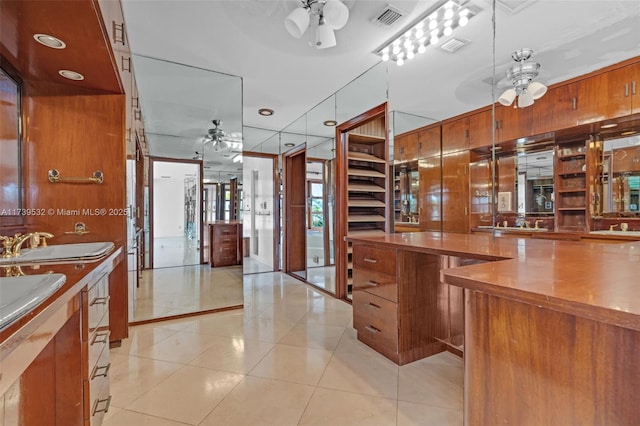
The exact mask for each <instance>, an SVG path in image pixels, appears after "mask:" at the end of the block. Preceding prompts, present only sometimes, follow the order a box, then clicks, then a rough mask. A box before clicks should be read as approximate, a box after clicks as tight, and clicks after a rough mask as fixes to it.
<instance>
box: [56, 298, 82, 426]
mask: <svg viewBox="0 0 640 426" xmlns="http://www.w3.org/2000/svg"><path fill="white" fill-rule="evenodd" d="M76 297H78V299H79V298H80V296H79V295H78V296H76ZM81 315H82V312H81V311H80V310H78V311H76V313H75V314H74V315H73V316H72V317H71V318H69V320H68V321H67V323H66V324H65V326H64V327H63V328H62V329H61V330H60V331H59V332H58V333H57V334H56V336H55V339H54V342H55V354H56V356H55V389H56V391H55V401H56V424H58V425H69V426H72V425H82V424H83V418H84V416H83V410H82V407H83V402H84V393H83V384H82V380H83V375H82V370H83V366H84V365H85V364H84V363H83V362H85V361H84V360H83V352H82V350H81V348H82V341H81V335H80V334H81V321H80V319H81Z"/></svg>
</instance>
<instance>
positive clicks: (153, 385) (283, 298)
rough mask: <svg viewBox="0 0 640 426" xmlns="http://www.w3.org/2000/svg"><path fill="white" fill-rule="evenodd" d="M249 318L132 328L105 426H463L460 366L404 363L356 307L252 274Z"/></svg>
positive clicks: (115, 371)
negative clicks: (376, 339)
mask: <svg viewBox="0 0 640 426" xmlns="http://www.w3.org/2000/svg"><path fill="white" fill-rule="evenodd" d="M244 292H245V295H244V298H245V309H244V310H243V311H233V312H224V313H218V314H209V315H202V316H198V317H191V318H186V319H182V320H173V321H166V322H160V323H154V324H146V325H141V326H136V327H132V328H131V330H130V338H129V339H127V340H125V341H124V343H123V345H122V347H120V348H116V349H112V350H111V354H110V355H111V362H112V367H111V394H112V402H111V407H112V408H111V409H110V410H109V413H108V414H107V416H106V421H105V426H141V425H149V426H178V425H183V426H184V425H197V426H213V425H224V426H232V425H251V426H260V425H278V426H285V425H327V426H337V425H340V426H342V425H344V426H346V425H366V426H372V425H381V426H387V425H397V426H405V425H438V426H444V425H462V382H463V372H462V361H461V360H460V359H459V358H457V357H455V356H453V355H451V354H448V353H442V354H438V355H436V356H432V357H429V358H426V359H424V360H420V361H416V362H414V363H411V364H408V365H404V366H402V367H398V366H397V365H395V364H394V363H392V362H391V361H389V360H387V359H386V358H384V357H383V356H381V355H379V354H378V353H377V352H375V351H373V350H372V349H370V348H369V347H367V346H365V345H364V344H362V343H360V342H359V341H358V340H357V339H356V334H355V331H354V330H353V328H351V322H352V313H351V306H350V305H348V304H346V303H344V302H341V301H339V300H336V299H332V298H331V297H329V296H326V295H324V294H322V293H321V292H319V291H317V290H314V289H312V288H311V287H310V286H307V285H305V284H302V283H301V282H300V281H297V280H295V279H293V278H291V277H289V276H287V275H284V274H280V273H267V274H256V275H247V276H245V277H244Z"/></svg>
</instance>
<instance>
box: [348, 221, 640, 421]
mask: <svg viewBox="0 0 640 426" xmlns="http://www.w3.org/2000/svg"><path fill="white" fill-rule="evenodd" d="M347 239H348V241H351V242H352V243H353V246H354V255H355V253H356V251H360V252H362V253H363V256H369V255H367V253H374V255H373V257H368V259H369V261H371V262H377V261H378V259H375V252H374V251H371V250H372V249H373V250H391V251H393V252H395V253H396V256H397V258H398V259H399V260H398V261H397V265H396V272H397V274H398V281H397V286H398V293H399V294H400V295H401V297H400V298H399V300H398V306H397V312H398V316H399V319H398V323H399V324H400V326H399V328H398V330H399V333H400V336H399V337H398V340H399V343H398V347H397V349H398V351H399V352H398V353H399V356H400V359H401V357H402V353H403V352H404V353H405V354H410V353H416V352H422V356H428V355H430V354H432V353H435V352H437V351H441V350H444V349H445V348H447V347H448V346H447V342H446V338H447V337H449V338H451V337H454V335H453V333H451V331H452V330H454V331H455V327H454V326H455V324H457V323H463V324H464V326H463V336H462V340H460V337H458V343H457V347H458V348H459V349H460V351H461V352H464V367H465V373H464V374H465V383H464V389H465V391H464V392H465V397H464V416H465V424H466V425H489V424H512V425H519V426H520V425H536V426H537V425H544V424H549V425H565V424H607V425H612V424H638V422H640V405H639V404H637V403H636V402H635V399H636V398H635V397H634V394H635V390H636V389H638V387H639V386H640V357H638V356H637V350H638V349H637V348H640V280H639V279H638V274H639V271H640V269H639V268H638V265H639V263H638V262H639V261H640V244H638V243H635V242H618V243H611V242H610V243H608V244H603V243H598V242H588V241H582V242H574V241H553V240H538V239H530V238H500V237H494V236H492V235H470V234H447V233H437V232H433V233H432V232H426V233H411V234H388V235H384V236H380V237H349V238H347ZM416 256H419V257H418V258H416ZM436 257H440V259H444V257H449V258H455V259H461V261H459V262H455V263H454V264H453V265H451V263H446V262H443V261H442V260H441V261H440V262H437V261H436V259H437V258H436ZM411 258H413V259H414V260H413V261H412V264H414V265H419V266H420V268H422V271H421V272H420V273H419V274H412V273H411V272H409V271H407V267H406V266H407V265H409V264H408V263H406V262H405V261H404V260H403V259H405V260H406V259H411ZM429 259H431V262H430V263H429V262H428V261H429ZM473 263H475V264H473ZM373 264H375V263H373ZM427 264H430V265H432V266H431V267H426V266H425V265H427ZM455 265H467V266H462V267H450V266H455ZM425 268H426V269H425ZM435 268H439V273H438V274H436V273H435V271H434V269H435ZM373 281H374V283H375V284H379V283H378V281H376V280H373ZM370 285H372V284H370ZM355 286H356V283H355V282H354V319H355V318H356V317H358V318H360V321H364V320H362V317H361V316H359V313H358V312H357V310H358V305H357V303H356V300H357V299H358V292H356V290H355ZM380 287H381V285H376V286H375V287H374V289H378V288H380ZM382 287H384V286H382ZM403 288H404V290H403ZM456 289H457V290H461V289H463V290H461V291H463V292H464V294H463V296H461V297H455V298H452V297H450V295H451V294H452V291H453V292H455V290H456ZM445 290H446V291H445ZM374 291H377V290H374ZM403 292H404V294H403ZM412 292H413V293H415V294H411V293H412ZM367 293H369V291H367ZM421 294H426V295H427V296H421ZM447 295H448V296H449V297H447ZM367 297H371V296H370V295H369V294H367ZM416 300H418V301H420V303H423V304H424V306H422V309H419V306H417V304H416V302H415V301H416ZM372 303H373V305H376V306H377V305H378V304H377V303H376V302H372ZM409 303H413V305H412V306H410V305H409ZM458 303H459V304H458ZM456 304H458V305H456ZM452 306H460V307H461V309H459V310H458V309H453V310H451V307H452ZM367 309H369V310H371V307H370V306H367ZM459 311H460V312H459ZM373 316H374V317H375V315H373ZM403 318H408V320H407V319H404V320H403ZM416 318H419V319H420V321H421V322H420V323H419V325H420V327H414V328H411V327H409V328H408V329H403V326H404V325H406V324H407V323H409V324H412V323H414V324H418V323H417V322H416ZM367 319H368V318H367ZM354 322H355V321H354ZM390 322H392V323H394V320H391V321H390ZM362 324H366V325H362ZM403 324H404V325H403ZM354 326H356V328H357V329H358V336H359V338H361V335H362V336H363V338H361V340H363V341H364V342H365V343H367V344H370V345H371V346H372V347H374V348H376V347H375V344H376V341H375V338H374V339H372V338H371V337H370V335H373V336H374V337H375V336H377V335H379V334H380V333H383V332H384V331H381V330H377V329H376V327H375V326H373V327H372V326H371V325H369V324H368V323H366V322H364V323H361V324H354ZM367 327H369V328H367ZM425 329H427V330H431V331H429V334H425V332H424V330H425ZM371 330H373V333H372V332H371ZM447 330H448V331H447ZM403 333H404V334H405V335H403ZM447 333H448V334H447ZM372 341H373V344H372ZM403 341H404V342H405V343H404V344H403V343H402V342H403ZM407 342H410V344H407ZM462 342H463V343H462ZM425 348H427V350H425ZM382 353H384V352H382ZM385 355H387V354H385ZM400 363H402V360H401V362H400Z"/></svg>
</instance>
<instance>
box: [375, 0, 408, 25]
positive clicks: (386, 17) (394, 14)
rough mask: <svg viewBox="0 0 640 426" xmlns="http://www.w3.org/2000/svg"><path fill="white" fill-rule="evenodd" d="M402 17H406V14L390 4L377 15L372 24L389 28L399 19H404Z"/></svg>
mask: <svg viewBox="0 0 640 426" xmlns="http://www.w3.org/2000/svg"><path fill="white" fill-rule="evenodd" d="M402 16H404V13H403V12H402V11H401V10H400V9H398V8H397V7H394V6H391V5H390V4H388V5H386V6H385V7H384V9H382V10H381V11H380V13H378V14H377V15H376V17H375V18H373V19H372V20H371V22H375V23H377V24H379V25H385V26H387V27H388V26H391V25H393V24H394V23H395V22H396V21H397V20H398V19H400V18H402Z"/></svg>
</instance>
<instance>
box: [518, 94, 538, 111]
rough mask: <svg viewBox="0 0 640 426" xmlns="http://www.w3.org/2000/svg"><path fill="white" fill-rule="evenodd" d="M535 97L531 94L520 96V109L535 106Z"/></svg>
mask: <svg viewBox="0 0 640 426" xmlns="http://www.w3.org/2000/svg"><path fill="white" fill-rule="evenodd" d="M533 102H534V100H533V96H531V94H530V93H529V92H523V93H521V94H520V95H519V96H518V108H526V107H528V106H531V105H533Z"/></svg>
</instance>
